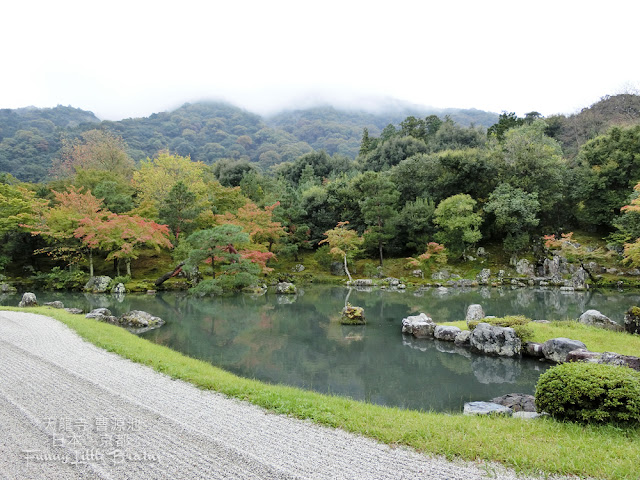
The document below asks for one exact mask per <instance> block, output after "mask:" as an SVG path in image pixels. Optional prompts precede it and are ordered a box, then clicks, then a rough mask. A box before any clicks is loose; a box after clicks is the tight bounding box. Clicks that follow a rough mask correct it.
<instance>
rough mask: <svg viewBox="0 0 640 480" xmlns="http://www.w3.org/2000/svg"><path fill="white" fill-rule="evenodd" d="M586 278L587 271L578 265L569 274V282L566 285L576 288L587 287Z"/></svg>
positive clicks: (587, 276) (582, 288)
mask: <svg viewBox="0 0 640 480" xmlns="http://www.w3.org/2000/svg"><path fill="white" fill-rule="evenodd" d="M588 278H589V275H588V274H587V271H586V270H585V269H584V268H582V267H580V268H578V269H577V270H576V271H575V273H574V274H573V275H572V276H571V280H569V284H568V285H566V286H568V287H573V288H575V289H578V290H584V289H585V288H587V279H588Z"/></svg>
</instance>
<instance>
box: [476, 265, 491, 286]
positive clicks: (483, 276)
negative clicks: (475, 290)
mask: <svg viewBox="0 0 640 480" xmlns="http://www.w3.org/2000/svg"><path fill="white" fill-rule="evenodd" d="M490 278H491V270H489V269H488V268H483V269H482V271H481V272H480V273H479V274H478V275H476V281H477V282H478V284H479V285H488V284H489V279H490Z"/></svg>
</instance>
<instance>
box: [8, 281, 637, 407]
mask: <svg viewBox="0 0 640 480" xmlns="http://www.w3.org/2000/svg"><path fill="white" fill-rule="evenodd" d="M347 292H348V290H346V289H345V288H342V287H328V286H313V287H309V288H306V289H305V290H304V292H300V294H298V295H297V296H295V297H292V296H281V295H275V294H273V293H271V292H268V293H267V294H266V295H262V296H253V295H247V294H240V295H235V296H230V297H215V298H204V299H201V298H193V297H189V296H186V295H182V294H175V293H159V294H157V295H156V296H147V295H126V296H124V298H121V299H116V298H114V297H112V296H109V295H89V294H69V293H66V294H64V293H53V292H41V293H38V294H37V295H38V300H39V302H40V303H43V302H46V301H52V300H61V301H63V302H64V304H65V306H67V307H77V308H83V309H85V310H86V311H88V310H89V309H92V308H97V307H108V308H109V309H111V311H112V312H113V313H114V315H119V314H121V313H124V312H127V311H129V310H145V311H148V312H149V313H152V314H154V315H157V316H159V317H162V318H163V319H165V320H166V321H167V324H166V325H164V326H163V327H161V328H160V329H157V330H153V331H150V332H146V333H144V334H141V336H143V337H144V338H147V339H149V340H151V341H153V342H156V343H159V344H162V345H167V346H169V347H171V348H173V349H175V350H178V351H180V352H183V353H185V354H187V355H190V356H192V357H196V358H199V359H202V360H206V361H208V362H210V363H212V364H214V365H217V366H220V367H222V368H224V369H226V370H229V371H231V372H234V373H236V374H238V375H241V376H244V377H248V378H256V379H259V380H262V381H266V382H271V383H282V384H287V385H293V386H297V387H302V388H306V389H311V390H316V391H318V392H322V393H332V394H336V395H343V396H349V397H352V398H354V399H357V400H365V401H368V402H372V403H377V404H381V405H389V406H398V407H402V408H412V409H420V410H434V411H460V410H461V409H462V407H463V404H464V402H467V401H473V400H489V399H491V398H493V397H495V396H499V395H503V394H506V393H514V392H520V393H533V392H534V389H535V384H536V382H537V379H538V377H539V375H540V374H541V373H542V372H543V371H544V370H546V368H548V365H547V364H545V363H541V362H539V361H537V360H531V359H521V360H512V359H504V358H494V357H485V356H479V355H474V354H471V353H470V352H468V351H467V350H465V349H459V348H456V347H454V346H453V344H451V343H446V342H440V341H434V340H417V339H413V338H411V337H407V336H403V335H402V334H401V332H400V330H401V320H402V318H404V317H406V316H408V315H415V314H418V313H420V312H425V313H427V314H428V315H430V316H431V317H432V318H433V319H434V320H435V321H436V322H446V321H452V320H461V319H464V316H465V312H466V309H467V307H468V306H469V305H470V304H473V303H480V304H481V305H482V306H483V308H484V310H485V313H486V314H487V315H496V316H504V315H510V314H523V315H526V316H528V317H531V318H534V319H549V320H564V319H568V318H577V317H578V316H579V315H580V313H582V312H583V311H585V310H588V309H590V308H595V309H598V310H600V311H602V312H603V313H604V314H605V315H608V316H609V317H610V318H612V319H614V320H616V321H618V322H622V318H623V316H624V311H625V310H626V309H628V308H629V306H631V305H638V304H640V294H638V293H635V292H634V293H625V292H575V293H571V294H566V293H561V292H560V291H559V290H555V289H553V290H535V289H521V290H507V289H504V290H497V289H471V290H461V289H450V290H449V293H447V294H439V293H438V292H437V291H436V290H426V291H424V292H398V291H382V290H373V291H370V292H366V291H356V290H353V291H352V293H351V294H350V297H349V302H350V303H351V304H352V305H359V306H362V307H364V309H365V315H366V318H367V322H368V323H367V325H366V326H342V325H340V324H339V323H338V318H339V312H340V310H341V309H342V307H343V306H344V301H345V297H346V295H347ZM19 300H20V296H19V295H15V296H6V297H4V298H3V299H0V303H2V304H3V305H16V304H17V303H18V302H19Z"/></svg>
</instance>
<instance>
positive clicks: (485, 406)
mask: <svg viewBox="0 0 640 480" xmlns="http://www.w3.org/2000/svg"><path fill="white" fill-rule="evenodd" d="M462 413H463V414H464V415H506V416H508V417H510V416H511V414H512V413H513V412H512V411H511V409H510V408H508V407H505V406H504V405H499V404H497V403H493V402H467V403H465V404H464V410H463V412H462Z"/></svg>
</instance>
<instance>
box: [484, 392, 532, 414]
mask: <svg viewBox="0 0 640 480" xmlns="http://www.w3.org/2000/svg"><path fill="white" fill-rule="evenodd" d="M491 401H492V402H493V403H497V404H498V405H502V406H505V407H509V408H510V409H511V411H513V412H535V411H536V399H535V397H534V396H533V395H527V394H526V393H508V394H506V395H502V396H501V397H496V398H493V399H491Z"/></svg>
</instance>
